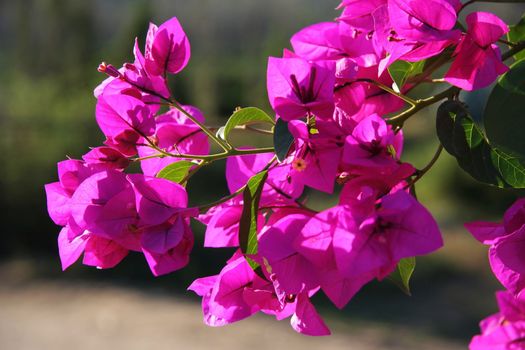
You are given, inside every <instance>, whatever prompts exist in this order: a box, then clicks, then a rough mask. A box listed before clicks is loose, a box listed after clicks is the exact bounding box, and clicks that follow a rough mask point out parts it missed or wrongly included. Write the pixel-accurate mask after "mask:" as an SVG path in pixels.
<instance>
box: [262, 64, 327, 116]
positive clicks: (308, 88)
mask: <svg viewBox="0 0 525 350" xmlns="http://www.w3.org/2000/svg"><path fill="white" fill-rule="evenodd" d="M334 84H335V62H332V61H320V62H314V63H311V62H308V61H306V60H304V59H302V58H275V57H270V58H269V60H268V75H267V87H268V97H269V99H270V104H271V106H272V108H273V109H274V110H275V112H276V113H277V114H278V116H279V117H280V118H282V119H283V120H286V121H290V120H294V119H301V118H305V117H307V116H309V115H313V116H316V117H319V118H325V119H329V118H331V117H332V114H333V112H334V91H333V90H334Z"/></svg>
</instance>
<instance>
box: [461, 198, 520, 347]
mask: <svg viewBox="0 0 525 350" xmlns="http://www.w3.org/2000/svg"><path fill="white" fill-rule="evenodd" d="M465 226H466V228H467V229H468V230H469V231H470V232H471V233H472V235H473V236H474V237H475V238H476V239H477V240H478V241H480V242H482V243H483V244H486V245H488V246H490V248H489V261H490V266H491V268H492V271H493V273H494V275H495V276H496V278H497V279H498V280H499V281H500V282H501V284H502V285H503V286H504V287H505V288H507V291H505V292H498V293H497V294H496V298H497V300H498V305H499V308H500V312H499V313H498V314H495V315H492V316H490V317H488V318H486V319H485V320H483V321H482V322H481V324H480V326H481V332H482V334H481V335H478V336H476V337H474V338H473V339H472V342H471V344H470V349H471V350H485V349H486V350H488V349H491V350H493V349H494V350H497V349H502V350H503V349H522V348H523V346H524V344H525V299H523V298H524V297H525V293H524V292H523V290H524V289H525V278H524V274H525V260H524V259H523V251H524V248H525V247H524V242H525V199H519V200H517V201H516V202H515V203H514V204H513V205H512V206H511V207H510V208H509V209H508V210H507V211H506V212H505V215H504V217H503V222H502V223H493V222H473V223H468V224H466V225H465Z"/></svg>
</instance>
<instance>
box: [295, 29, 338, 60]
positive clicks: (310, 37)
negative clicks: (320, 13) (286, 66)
mask: <svg viewBox="0 0 525 350" xmlns="http://www.w3.org/2000/svg"><path fill="white" fill-rule="evenodd" d="M290 42H291V44H292V47H293V50H294V52H295V53H296V54H297V55H298V56H299V57H302V58H305V59H307V60H310V61H318V60H337V59H340V58H342V57H344V56H345V55H344V52H343V51H342V49H341V42H340V34H339V24H338V23H334V22H323V23H318V24H314V25H311V26H309V27H306V28H304V29H302V30H301V31H299V32H298V33H296V34H295V35H294V36H292V38H291V40H290Z"/></svg>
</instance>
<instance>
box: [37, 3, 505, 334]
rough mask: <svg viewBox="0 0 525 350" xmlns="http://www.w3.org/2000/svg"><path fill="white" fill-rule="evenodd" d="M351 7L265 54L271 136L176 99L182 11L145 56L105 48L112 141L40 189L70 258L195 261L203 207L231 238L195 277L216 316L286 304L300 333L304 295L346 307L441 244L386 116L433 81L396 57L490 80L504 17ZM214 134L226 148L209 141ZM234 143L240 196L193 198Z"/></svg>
mask: <svg viewBox="0 0 525 350" xmlns="http://www.w3.org/2000/svg"><path fill="white" fill-rule="evenodd" d="M340 7H341V9H342V14H341V16H340V17H339V18H338V19H337V20H336V21H335V22H330V23H320V24H316V25H313V26H310V27H307V28H305V29H303V30H301V31H300V32H299V33H297V34H295V35H294V36H293V37H292V39H291V44H292V47H293V51H290V50H285V51H284V54H283V57H281V58H276V57H271V58H270V59H269V61H268V70H267V87H268V97H269V101H270V104H271V106H272V108H273V110H274V112H275V118H271V117H269V116H266V117H260V118H259V119H257V121H259V122H260V121H261V120H266V121H268V120H269V121H270V122H271V124H272V130H268V131H269V132H273V133H275V134H276V135H274V137H276V139H277V142H275V144H276V146H275V149H273V148H272V149H256V148H235V147H233V146H232V145H231V144H230V143H229V141H228V138H227V137H226V136H227V135H224V133H226V132H227V130H229V128H231V125H230V124H233V123H234V122H233V121H231V119H230V121H231V123H230V121H229V124H227V125H226V127H224V128H221V129H220V130H219V132H217V133H215V132H214V131H212V130H211V129H209V128H208V127H206V126H205V125H204V123H205V119H204V117H203V116H202V114H201V112H200V111H199V110H198V109H197V108H195V107H192V106H183V105H181V104H180V103H179V102H177V101H176V100H175V99H174V98H173V97H172V94H171V91H170V88H169V84H168V74H177V73H179V72H180V71H181V70H182V69H184V67H185V66H186V65H187V63H188V61H189V57H190V46H189V42H188V39H187V37H186V35H185V33H184V31H183V29H182V27H181V26H180V23H179V22H178V20H177V19H175V18H173V19H171V20H169V21H167V22H166V23H164V24H162V25H161V26H160V27H157V26H155V25H153V24H151V25H150V28H149V31H148V34H147V38H146V46H145V50H144V54H143V53H142V51H141V50H140V48H139V47H138V44H137V43H135V47H134V49H133V54H134V62H133V63H126V64H124V65H123V66H122V67H121V68H120V69H117V68H115V67H114V66H112V65H110V64H106V63H102V64H101V65H100V66H99V71H100V72H103V73H106V74H107V75H108V76H109V78H107V79H106V80H105V81H104V82H103V83H102V84H101V85H100V86H98V87H97V88H96V89H95V97H96V98H97V100H98V101H97V106H96V120H97V123H98V125H99V126H100V129H101V131H102V132H103V133H104V135H105V137H106V141H105V146H102V147H98V148H95V149H93V150H92V151H90V152H89V153H88V154H86V155H85V156H84V157H83V160H66V161H64V162H61V163H59V165H58V170H59V182H56V183H52V184H48V185H47V186H46V191H47V196H48V208H49V214H50V216H51V217H52V219H53V220H54V221H55V222H56V224H58V225H61V226H63V227H64V228H63V229H62V231H61V233H60V235H59V239H58V241H59V250H60V257H61V259H62V265H63V268H64V269H65V268H67V267H68V266H70V265H71V264H72V263H73V262H75V261H76V260H77V259H78V258H79V257H80V255H81V254H82V253H84V259H83V262H84V263H85V264H86V265H92V266H96V267H98V268H110V267H113V266H115V265H116V264H117V263H119V262H120V261H121V260H122V259H123V258H124V257H125V256H126V254H127V253H128V252H129V251H130V250H131V251H137V252H142V253H143V254H144V256H145V257H146V260H147V262H148V264H149V266H150V268H151V270H152V272H153V273H154V274H155V275H161V274H165V273H169V272H172V271H175V270H177V269H180V268H182V267H183V266H185V265H186V264H187V263H188V256H189V253H190V250H191V249H192V245H193V235H192V232H191V230H190V228H189V220H190V218H195V219H196V220H198V221H200V222H201V223H203V224H205V225H206V226H207V228H206V232H205V246H206V247H210V248H211V247H213V248H225V247H231V248H237V249H236V252H235V253H234V255H233V256H232V258H231V259H230V260H229V261H228V262H227V263H226V265H225V266H224V267H223V268H222V270H221V271H220V272H219V273H218V274H217V275H215V276H210V277H204V278H199V279H197V280H195V282H194V283H193V284H192V285H191V286H190V287H189V289H190V290H192V291H194V292H195V293H196V294H198V295H199V296H201V297H202V309H203V313H204V321H205V323H206V324H208V325H211V326H222V325H226V324H229V323H232V322H236V321H239V320H242V319H244V318H247V317H249V316H251V315H253V314H255V313H257V312H263V313H266V314H270V315H274V316H275V317H276V318H277V319H279V320H280V319H284V318H287V317H291V325H292V327H293V329H294V330H296V331H297V332H300V333H303V334H307V335H327V334H329V333H330V331H329V329H328V327H327V326H326V325H325V323H324V322H323V320H322V319H321V317H320V316H319V314H318V313H317V312H316V310H315V307H314V306H313V304H312V302H311V300H310V299H311V298H312V297H313V296H314V295H315V294H316V293H318V292H323V293H324V294H325V295H326V296H327V297H328V298H329V299H330V300H331V301H332V303H333V304H334V305H335V306H336V307H338V308H343V307H344V306H345V305H347V303H348V302H349V301H350V300H351V299H352V297H353V296H354V295H355V294H356V293H357V292H358V291H359V290H360V289H361V288H362V287H363V286H364V285H365V284H367V283H369V282H370V281H372V280H374V279H377V280H382V279H384V278H385V277H387V276H388V275H390V274H391V273H393V272H394V271H395V270H396V267H397V266H398V264H399V262H400V261H401V260H402V259H405V258H412V257H415V256H420V255H425V254H429V253H431V252H433V251H435V250H437V249H439V248H440V247H441V246H442V244H443V242H442V238H441V234H440V231H439V229H438V226H437V224H436V222H435V220H434V219H433V217H432V215H431V214H430V213H429V212H428V211H427V210H426V209H425V208H424V207H423V206H422V205H421V204H420V203H419V202H418V201H417V200H416V198H415V197H414V196H413V193H412V190H413V188H414V184H415V182H416V181H417V180H418V179H419V178H420V177H421V176H422V175H424V171H419V170H416V169H415V167H413V166H412V165H411V164H408V163H405V162H403V161H401V155H402V151H403V133H402V131H401V126H402V125H399V124H397V123H394V122H393V121H395V120H396V118H395V117H391V118H389V114H390V113H398V112H400V111H402V109H403V108H404V106H405V104H406V103H409V104H412V107H414V106H415V104H414V101H413V100H412V99H410V98H408V97H406V96H404V95H403V94H402V92H404V91H405V90H408V89H411V88H413V87H415V86H416V85H417V84H419V83H421V82H423V81H424V79H423V80H420V81H419V82H417V83H416V82H411V83H407V84H406V86H397V87H396V86H395V84H394V80H393V77H392V76H391V73H390V72H389V67H390V66H391V65H392V64H393V63H394V62H396V61H399V60H402V61H407V62H419V61H422V60H424V59H427V58H432V57H436V58H437V59H438V60H439V59H441V60H443V59H445V62H446V61H448V60H450V59H452V60H453V63H452V66H451V67H450V70H449V72H448V73H447V74H446V76H445V80H446V81H448V82H450V83H451V84H454V85H456V86H458V87H461V88H463V89H466V90H472V89H477V88H481V87H484V86H486V85H488V84H490V83H491V82H493V81H494V80H495V79H496V77H497V76H498V75H499V74H502V73H503V72H505V71H506V70H507V68H506V66H505V65H503V64H502V62H501V55H500V53H499V49H498V47H497V46H496V45H495V44H494V43H495V42H496V41H497V40H498V38H499V37H500V36H501V35H503V34H504V33H505V32H506V31H507V30H508V29H507V27H506V25H505V24H504V23H502V22H501V20H499V19H498V18H497V17H495V16H494V15H492V14H488V13H480V12H478V13H472V14H470V15H468V17H467V23H468V30H467V32H466V33H463V32H462V31H461V29H458V27H457V25H456V23H457V19H458V11H460V9H461V4H460V3H459V1H457V0H431V1H429V0H425V1H423V0H410V1H408V0H374V1H369V0H366V1H363V0H344V1H343V2H342V3H341V6H340ZM454 48H455V50H453V49H454ZM447 50H448V51H447ZM451 55H452V57H451ZM473 56H475V57H476V60H474V61H470V59H471V57H473ZM393 85H394V88H390V86H393ZM450 97H452V96H450ZM438 100H439V99H437V100H436V101H438ZM261 113H263V112H262V111H261ZM232 118H234V117H232ZM245 120H246V118H245ZM274 120H276V121H274ZM235 122H236V123H237V125H240V124H239V121H238V120H237V121H235ZM245 124H246V123H245ZM233 127H235V125H234V126H233ZM278 127H279V128H280V130H281V132H283V133H284V135H285V136H284V137H282V136H278V135H277V128H278ZM221 132H222V134H221ZM279 137H281V138H283V139H287V138H289V142H288V143H286V142H284V143H286V145H285V146H283V142H281V141H282V140H281V139H279ZM210 140H211V141H213V142H214V143H215V144H216V145H217V146H218V147H220V148H221V149H222V153H217V154H210V144H209V141H210ZM278 148H279V149H278ZM225 158H227V160H226V180H227V183H228V188H229V191H230V193H231V195H229V196H227V197H225V198H223V199H221V200H219V201H218V202H215V203H214V204H212V205H210V206H204V207H199V208H191V207H189V208H188V196H187V193H186V190H185V184H186V183H187V182H188V181H189V180H190V178H191V176H192V175H193V174H194V173H195V172H196V171H198V170H200V169H201V168H203V167H205V166H206V165H207V164H209V163H211V162H214V161H217V160H221V159H225ZM131 161H133V162H140V165H141V168H142V173H141V174H128V173H127V172H126V171H127V168H128V165H129V164H130V162H131ZM179 165H180V166H179ZM178 166H179V167H178ZM166 169H169V171H172V172H175V171H179V172H180V171H181V169H184V171H182V174H183V176H180V177H176V178H173V177H171V178H170V177H169V176H166V174H165V172H166ZM260 175H264V176H261V177H260V178H261V179H262V181H260V184H259V185H258V187H257V188H252V187H253V186H252V179H254V178H257V177H258V176H260ZM307 191H321V192H325V193H328V194H334V196H335V194H337V196H338V199H337V205H335V206H333V207H330V208H325V209H324V210H321V211H316V210H313V209H311V208H310V207H308V203H307V202H306V200H305V193H306V192H307ZM252 231H254V232H252ZM498 232H499V231H498ZM502 235H503V234H502ZM509 237H510V236H509ZM247 241H248V244H249V245H251V248H250V249H247V243H246V242H247ZM502 241H503V239H502Z"/></svg>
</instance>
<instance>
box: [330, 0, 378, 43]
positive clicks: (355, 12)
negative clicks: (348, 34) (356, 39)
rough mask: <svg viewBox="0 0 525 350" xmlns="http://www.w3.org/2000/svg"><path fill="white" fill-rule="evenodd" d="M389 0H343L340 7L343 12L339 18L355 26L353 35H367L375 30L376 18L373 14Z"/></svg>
mask: <svg viewBox="0 0 525 350" xmlns="http://www.w3.org/2000/svg"><path fill="white" fill-rule="evenodd" d="M386 3H387V0H343V1H342V2H341V4H340V5H339V8H343V7H344V10H343V13H342V14H341V16H340V17H339V18H338V19H339V20H341V21H343V22H345V23H347V24H348V25H349V26H351V27H352V28H353V31H352V35H354V36H359V35H362V36H367V35H369V34H370V33H373V32H374V18H373V16H372V14H373V13H374V12H375V11H376V10H377V9H378V8H379V7H382V6H385V5H386Z"/></svg>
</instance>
